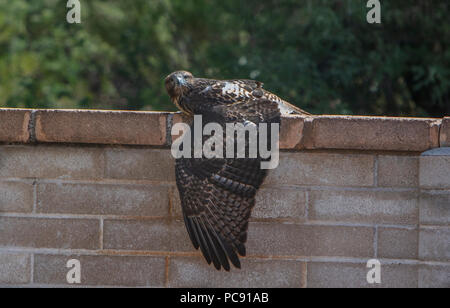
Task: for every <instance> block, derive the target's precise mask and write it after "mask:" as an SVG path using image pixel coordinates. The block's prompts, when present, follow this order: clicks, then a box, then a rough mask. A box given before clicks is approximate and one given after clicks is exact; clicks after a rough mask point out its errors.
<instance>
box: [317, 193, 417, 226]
mask: <svg viewBox="0 0 450 308" xmlns="http://www.w3.org/2000/svg"><path fill="white" fill-rule="evenodd" d="M309 196H310V197H309V199H310V210H309V218H310V219H311V220H332V221H346V222H369V223H382V224H389V223H396V224H417V223H418V220H419V218H418V217H419V204H418V194H417V193H415V192H388V191H311V192H310V194H309Z"/></svg>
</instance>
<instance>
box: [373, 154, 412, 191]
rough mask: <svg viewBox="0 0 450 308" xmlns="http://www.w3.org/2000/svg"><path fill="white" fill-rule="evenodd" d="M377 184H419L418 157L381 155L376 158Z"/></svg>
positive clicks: (409, 185)
mask: <svg viewBox="0 0 450 308" xmlns="http://www.w3.org/2000/svg"><path fill="white" fill-rule="evenodd" d="M378 186H382V187H417V186H419V158H418V157H414V156H385V155H381V156H380V157H379V158H378Z"/></svg>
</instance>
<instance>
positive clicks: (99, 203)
mask: <svg viewBox="0 0 450 308" xmlns="http://www.w3.org/2000/svg"><path fill="white" fill-rule="evenodd" d="M37 197H38V204H37V211H38V212H40V213H64V214H65V213H72V214H89V215H124V216H167V215H168V213H169V198H168V188H167V187H164V186H153V185H131V184H120V185H119V184H39V185H38V189H37Z"/></svg>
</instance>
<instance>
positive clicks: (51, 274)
mask: <svg viewBox="0 0 450 308" xmlns="http://www.w3.org/2000/svg"><path fill="white" fill-rule="evenodd" d="M71 259H76V260H78V261H80V265H81V271H80V274H81V284H78V286H80V285H81V286H122V287H164V281H165V257H148V256H82V255H81V256H80V255H67V256H66V255H64V256H63V255H39V254H38V255H35V256H34V282H35V283H38V284H50V285H67V286H77V285H73V284H69V283H68V282H67V279H66V276H67V273H68V271H69V270H70V269H69V268H67V267H66V265H67V261H69V260H71Z"/></svg>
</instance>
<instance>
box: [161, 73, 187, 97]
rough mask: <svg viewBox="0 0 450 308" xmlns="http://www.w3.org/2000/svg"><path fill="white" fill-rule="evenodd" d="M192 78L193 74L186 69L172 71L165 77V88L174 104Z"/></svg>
mask: <svg viewBox="0 0 450 308" xmlns="http://www.w3.org/2000/svg"><path fill="white" fill-rule="evenodd" d="M193 80H194V76H193V75H192V74H191V73H190V72H186V71H177V72H173V73H172V74H170V75H169V76H167V77H166V80H165V85H166V90H167V93H168V94H169V96H170V98H171V100H172V101H173V102H174V103H175V104H177V102H178V100H179V99H180V97H181V96H182V95H183V94H184V93H185V92H186V91H187V90H188V89H189V88H190V86H191V84H192V82H193Z"/></svg>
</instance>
